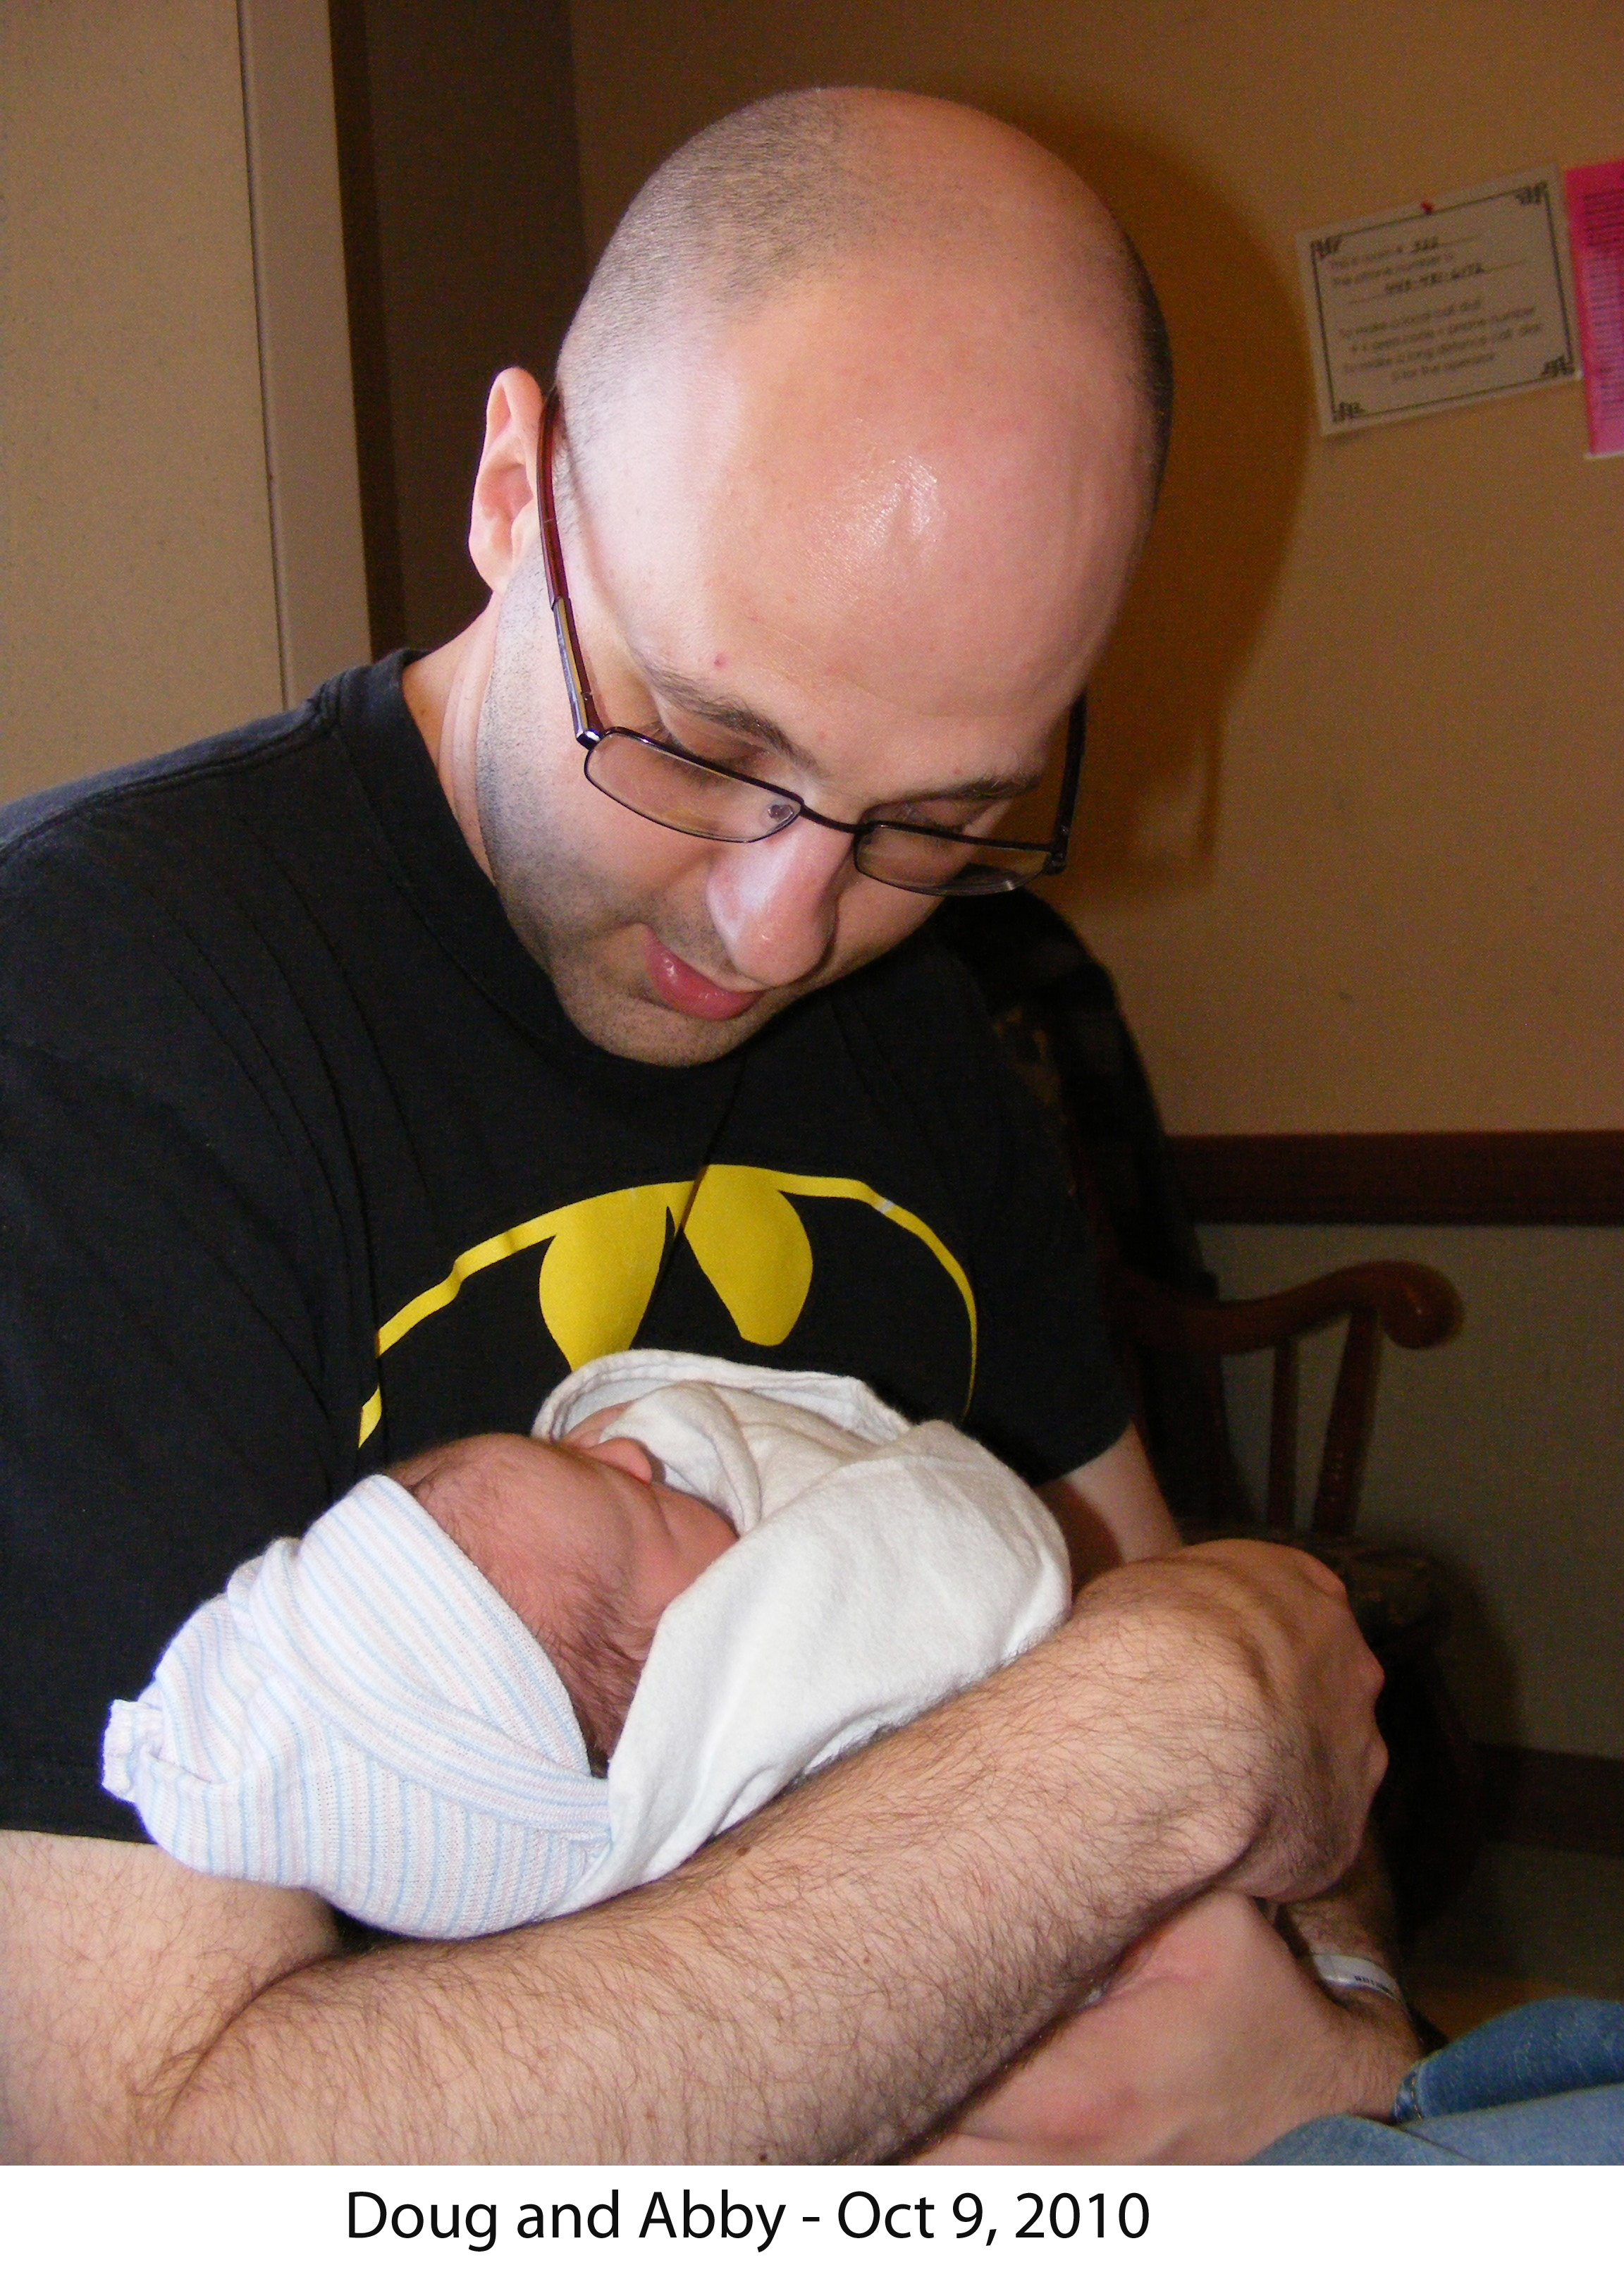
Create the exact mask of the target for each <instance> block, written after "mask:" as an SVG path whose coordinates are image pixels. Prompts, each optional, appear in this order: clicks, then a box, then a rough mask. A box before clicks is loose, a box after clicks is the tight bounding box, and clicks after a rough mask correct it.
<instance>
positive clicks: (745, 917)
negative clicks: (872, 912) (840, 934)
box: [706, 817, 852, 989]
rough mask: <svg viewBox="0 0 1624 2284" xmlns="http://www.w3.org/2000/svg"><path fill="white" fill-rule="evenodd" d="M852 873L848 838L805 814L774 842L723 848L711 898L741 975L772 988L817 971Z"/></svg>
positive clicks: (714, 920)
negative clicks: (841, 898)
mask: <svg viewBox="0 0 1624 2284" xmlns="http://www.w3.org/2000/svg"><path fill="white" fill-rule="evenodd" d="M851 877H852V844H851V841H850V840H849V839H848V837H847V835H846V834H845V833H832V832H831V831H830V830H829V828H828V827H827V826H826V825H814V824H812V823H811V822H810V821H809V820H808V819H807V818H805V817H802V818H800V819H799V820H798V821H797V822H796V823H795V824H793V825H791V826H790V827H789V828H788V830H787V831H785V832H784V833H775V834H774V835H773V837H772V839H771V840H770V841H747V842H745V843H743V844H742V845H740V846H737V847H730V848H724V849H721V850H720V851H719V852H718V854H717V856H716V857H715V859H714V862H713V863H712V864H711V867H710V872H709V875H708V878H707V883H706V901H707V907H708V910H709V913H710V919H711V925H712V927H714V929H715V931H716V934H717V935H719V936H720V937H721V939H722V943H723V944H724V945H725V946H726V949H727V955H728V959H729V962H730V966H732V969H733V972H734V974H735V975H736V976H738V979H739V981H740V982H746V983H753V984H759V985H760V986H761V987H762V989H770V988H771V987H772V986H773V985H775V984H785V983H798V982H800V979H801V977H802V976H803V975H808V974H811V972H812V970H813V969H814V968H815V967H816V966H817V964H818V962H819V960H820V959H822V958H823V957H824V953H825V952H826V951H827V950H828V949H829V944H830V940H831V938H832V936H833V935H834V925H835V914H836V911H837V910H838V908H839V901H840V891H841V889H842V888H845V887H846V886H847V882H848V881H849V880H850V879H851Z"/></svg>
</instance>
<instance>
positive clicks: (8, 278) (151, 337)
mask: <svg viewBox="0 0 1624 2284" xmlns="http://www.w3.org/2000/svg"><path fill="white" fill-rule="evenodd" d="M0 103H3V104H4V122H3V133H0V150H3V152H4V159H3V161H0V163H3V165H4V184H3V191H4V247H3V251H0V263H3V265H4V268H3V272H0V374H3V378H0V465H3V468H4V476H3V487H4V488H3V490H0V624H3V628H4V633H3V637H0V656H3V658H4V710H3V714H0V798H9V797H10V796H11V795H12V794H18V793H22V792H25V791H27V790H28V789H30V788H32V787H34V786H43V785H46V784H51V783H53V782H55V781H56V780H58V779H59V778H69V777H76V776H78V775H81V774H82V772H84V771H86V770H93V769H102V768H105V767H107V766H109V765H110V764H112V763H115V762H124V761H129V760H133V759H134V758H136V757H137V755H142V754H145V753H150V752H152V750H153V749H154V748H158V747H164V746H168V745H174V744H176V743H178V742H180V741H181V740H183V739H188V738H192V737H196V736H198V735H199V734H200V733H201V732H203V731H209V730H215V729H222V728H224V727H225V726H226V725H227V724H230V723H232V722H235V721H238V720H241V719H242V718H244V717H245V716H249V715H253V714H255V713H267V712H271V711H274V710H275V709H276V708H277V707H278V706H279V705H280V703H281V674H280V667H279V661H278V656H277V619H276V602H275V594H274V589H273V583H272V570H271V551H270V529H269V514H268V510H267V504H266V489H265V440H264V432H263V428H262V419H261V407H260V382H259V356H258V347H257V342H256V338H255V326H254V265H253V254H252V248H251V244H250V238H249V221H248V197H247V176H246V163H245V158H244V148H243V104H242V84H241V75H240V69H239V64H238V44H237V12H236V9H235V7H234V6H233V5H232V0H163V4H162V5H161V6H156V5H153V4H152V0H50V4H49V5H41V4H38V0H0Z"/></svg>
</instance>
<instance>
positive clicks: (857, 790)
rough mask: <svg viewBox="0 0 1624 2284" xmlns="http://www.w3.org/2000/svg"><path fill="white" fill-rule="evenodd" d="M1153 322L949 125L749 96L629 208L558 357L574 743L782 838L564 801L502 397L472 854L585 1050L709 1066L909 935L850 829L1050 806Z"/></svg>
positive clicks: (1116, 562)
mask: <svg viewBox="0 0 1624 2284" xmlns="http://www.w3.org/2000/svg"><path fill="white" fill-rule="evenodd" d="M1153 310H1154V303H1153V301H1152V299H1151V298H1150V297H1149V290H1148V287H1147V286H1146V285H1144V276H1143V272H1142V271H1141V270H1139V268H1138V265H1137V262H1136V258H1135V257H1134V255H1133V253H1132V249H1131V248H1130V247H1129V246H1128V243H1127V240H1126V239H1124V238H1123V236H1122V233H1121V231H1120V230H1119V229H1118V227H1117V225H1116V223H1114V222H1113V220H1112V218H1111V216H1110V215H1109V214H1107V212H1106V211H1105V207H1103V206H1101V205H1100V203H1099V201H1098V200H1097V199H1096V198H1094V197H1093V195H1092V194H1091V193H1090V192H1089V191H1087V190H1086V189H1085V188H1084V187H1083V185H1082V184H1081V183H1080V182H1078V180H1077V179H1076V177H1075V176H1074V175H1073V174H1071V173H1070V171H1069V170H1068V169H1067V168H1065V167H1063V166H1062V165H1061V164H1060V162H1059V161H1058V160H1056V159H1055V158H1053V157H1052V156H1051V155H1050V153H1047V152H1045V151H1043V150H1042V149H1041V148H1040V147H1039V146H1038V145H1036V144H1035V143H1033V142H1032V141H1030V140H1029V139H1028V138H1027V137H1026V136H1023V135H1019V134H1018V133H1016V132H1015V130H1014V129H1011V128H1009V127H1005V126H1003V125H1001V124H1000V123H999V122H998V121H995V120H992V119H988V118H987V117H985V116H984V115H983V114H982V113H979V112H974V111H968V110H965V109H964V108H963V107H962V106H957V105H953V104H947V103H937V102H933V101H930V100H927V99H926V98H922V97H916V96H900V95H884V94H877V93H873V92H871V91H867V90H837V91H812V92H808V93H804V94H800V95H794V96H785V97H779V98H774V99H773V100H772V101H770V102H768V103H764V104H758V105H756V106H753V107H752V108H751V109H750V110H748V111H746V112H742V113H738V115H737V116H736V117H735V118H732V119H729V120H724V121H722V122H721V123H720V124H719V125H717V126H715V127H714V128H711V129H707V131H706V133H705V134H703V135H701V136H699V137H696V138H695V140H694V141H693V142H692V143H691V144H689V145H686V146H685V148H684V149H683V150H682V151H680V152H678V153H676V154H675V157H674V158H672V159H671V160H668V162H667V164H666V165H665V166H664V167H662V168H660V172H659V173H658V174H657V175H656V176H654V177H653V179H652V182H651V183H650V184H648V185H647V187H646V188H645V189H644V191H643V192H641V193H640V194H639V196H638V198H637V199H636V200H635V201H634V203H633V205H632V207H630V209H629V212H628V214H627V215H626V218H625V220H624V221H623V222H622V223H621V227H620V229H619V231H617V232H616V233H615V237H614V239H613V242H612V244H611V245H610V246H609V248H608V250H607V252H606V253H605V256H604V259H603V262H601V264H600V265H599V268H598V270H597V275H596V277H595V278H594V279H593V281H592V285H591V287H590V289H589V292H588V293H587V296H586V299H585V301H584V302H583V303H582V308H581V310H580V312H579V314H578V315H577V317H576V319H575V322H574V325H573V326H572V328H571V330H570V333H569V336H568V339H567V340H566V343H565V347H564V350H563V354H562V356H561V357H560V361H559V384H560V394H561V400H562V411H563V419H562V425H561V432H560V434H561V442H560V445H559V450H558V459H557V463H556V473H557V474H558V478H559V480H560V489H559V508H560V524H561V532H562V542H563V553H564V559H565V567H566V573H567V579H568V585H569V591H570V598H571V602H572V605H573V612H574V623H575V628H576V631H577V634H578V636H579V638H580V647H581V653H582V660H583V661H584V664H585V668H586V670H587V674H588V677H589V682H590V684H591V689H592V694H593V698H594V700H595V703H596V705H597V710H598V713H599V715H600V716H601V718H602V720H603V721H604V722H605V724H613V725H615V726H617V727H619V728H621V729H623V730H632V731H642V732H644V734H645V735H648V736H652V737H653V738H656V739H660V740H662V741H664V742H665V743H667V744H668V745H675V747H677V748H678V749H679V750H680V751H681V752H682V753H683V754H685V755H691V756H693V757H695V758H697V759H698V760H699V761H701V762H706V763H712V764H714V766H716V767H718V768H720V769H722V770H726V771H729V772H731V773H732V774H735V775H740V776H744V777H746V778H754V779H756V780H757V781H758V782H766V783H767V784H769V785H773V786H784V787H787V788H790V789H792V791H793V792H794V793H795V794H797V795H798V796H799V797H800V801H801V802H802V803H803V804H804V807H803V811H802V815H801V817H800V820H799V821H797V822H795V823H793V824H792V825H789V826H788V828H787V829H786V830H785V831H784V832H782V833H778V834H776V835H774V836H772V837H770V838H769V839H767V840H766V841H759V842H749V843H744V844H738V845H734V844H730V843H722V842H714V841H707V840H704V839H696V838H694V837H691V836H690V835H687V834H685V833H683V832H682V831H677V830H673V829H671V827H670V826H669V825H668V824H661V823H659V822H657V821H654V820H653V819H652V817H650V815H649V813H648V812H647V811H645V810H638V809H637V808H636V805H635V804H632V805H631V806H627V805H622V804H620V803H619V802H617V801H616V800H611V799H608V798H606V797H605V794H603V793H602V792H601V791H599V790H598V789H597V787H596V786H595V785H594V784H593V783H591V782H589V780H588V779H587V778H586V777H585V775H584V774H583V771H582V759H581V755H580V751H579V748H578V747H576V745H575V744H574V739H573V733H572V728H571V722H570V716H569V713H568V710H567V708H566V703H565V692H564V685H563V683H562V680H561V678H560V676H559V672H558V654H557V652H556V650H555V647H554V645H553V643H552V639H551V634H552V630H551V627H550V623H549V614H548V604H547V594H546V583H545V573H544V565H543V560H542V551H541V550H540V548H539V547H538V546H537V545H536V544H535V534H536V530H537V524H536V520H535V483H536V454H537V426H538V421H539V416H540V410H541V400H540V395H539V392H538V391H537V390H536V388H535V383H534V382H533V381H532V380H531V379H529V377H528V376H527V375H524V374H507V375H504V376H503V377H502V379H499V380H498V382H497V384H496V387H495V389H494V390H493V392H492V397H491V403H490V408H489V413H488V427H487V437H486V447H485V453H484V456H483V458H482V460H481V464H480V477H479V480H478V483H477V485H476V489H475V505H474V518H473V547H474V559H475V562H476V563H477V564H478V565H479V567H480V570H481V571H482V573H483V574H484V575H485V576H486V578H487V580H488V583H489V584H490V585H491V587H492V590H493V592H494V594H495V596H496V602H495V604H494V605H493V612H492V614H488V626H487V630H486V634H485V637H483V639H486V640H488V642H489V644H490V645H491V647H490V650H489V652H488V657H489V661H490V662H489V668H488V683H487V684H485V686H484V687H483V689H482V690H480V691H479V692H477V698H478V712H477V723H478V730H477V747H478V750H477V757H476V758H477V769H476V772H475V778H476V785H475V792H476V798H477V821H478V830H477V833H475V834H474V835H473V836H472V837H473V840H474V845H475V847H476V852H477V853H480V855H481V857H482V860H483V861H484V862H485V863H486V864H487V866H488V870H489V872H490V874H491V877H492V879H493V880H495V882H496V887H497V889H498V892H499V893H500V895H501V896H502V898H503V902H504V906H505V907H506V909H507V911H508V913H509V916H510V918H511V919H512V921H513V924H514V927H515V928H516V929H517V931H518V933H519V936H520V938H521V940H522V941H523V942H524V943H526V944H527V945H528V947H529V948H530V950H532V951H533V953H534V954H535V957H536V958H537V959H539V960H540V961H541V963H542V964H543V966H545V967H546V969H547V971H548V973H549V974H550V976H551V977H552V980H553V982H554V985H555V987H556V989H557V990H558V996H559V998H560V1000H561V1001H562V1003H563V1005H564V1006H565V1008H566V1012H567V1013H568V1014H569V1015H570V1017H571V1018H572V1020H573V1021H574V1022H575V1023H576V1025H577V1026H578V1028H579V1029H582V1031H584V1032H585V1033H586V1034H587V1036H589V1037H591V1038H593V1039H596V1040H597V1041H598V1042H599V1044H604V1045H606V1046H610V1047H613V1048H614V1049H615V1050H616V1051H617V1052H622V1053H626V1054H629V1055H633V1056H636V1057H637V1058H639V1059H641V1060H647V1061H671V1062H682V1061H703V1060H708V1059H710V1058H712V1057H714V1056H716V1055H719V1054H722V1053H725V1052H727V1051H728V1050H729V1049H730V1048H731V1047H733V1046H735V1045H737V1044H738V1043H739V1042H740V1041H741V1040H742V1039H744V1038H746V1037H747V1036H750V1035H751V1034H752V1033H753V1032H754V1031H757V1030H759V1029H761V1027H762V1025H763V1024H765V1023H766V1022H768V1021H770V1020H771V1018H772V1017H773V1016H774V1015H775V1014H776V1013H777V1012H778V1011H779V1010H780V1009H782V1008H783V1007H785V1005H787V1004H788V1003H789V1002H790V1001H791V1000H792V999H796V998H799V997H803V996H804V995H805V994H806V993H808V992H810V991H814V990H816V989H819V988H820V987H821V986H822V985H824V984H825V983H828V982H832V981H833V980H834V979H835V978H836V977H838V976H839V975H842V974H847V972H849V971H850V970H851V969H852V968H854V967H857V966H862V965H863V963H864V962H865V961H867V960H871V959H873V958H878V956H879V954H881V953H882V952H884V951H886V950H887V949H889V948H890V946H892V945H893V944H895V943H899V942H900V941H901V940H902V937H904V936H905V935H908V934H909V933H910V931H911V930H912V929H914V928H915V927H917V926H918V925H919V923H920V921H921V920H922V919H925V917H926V916H927V914H928V911H929V910H930V906H929V903H928V902H927V901H926V900H925V898H924V897H923V896H914V895H910V894H909V893H908V892H907V891H905V890H903V889H901V888H896V887H894V886H891V885H887V884H886V883H885V882H882V881H879V880H874V879H872V878H870V877H866V876H865V875H863V873H862V872H859V871H858V869H857V868H856V865H855V861H854V856H853V844H852V841H851V839H850V837H849V836H848V835H847V834H846V833H844V832H843V831H842V830H841V828H842V827H843V826H845V825H847V824H852V825H855V824H857V823H859V822H861V821H864V820H869V821H875V822H878V821H881V820H885V821H890V822H894V823H899V824H904V825H914V826H925V827H930V828H934V829H936V830H939V831H941V832H946V833H955V834H967V835H970V836H971V837H977V836H981V837H986V836H990V835H993V834H994V833H995V832H996V829H997V826H998V823H999V820H1000V818H1001V817H1003V814H1004V812H1005V810H1007V809H1008V807H1009V804H1010V802H1011V800H1012V799H1014V798H1016V797H1017V796H1019V794H1022V793H1023V792H1025V791H1027V790H1028V789H1030V788H1032V787H1034V786H1036V785H1038V784H1039V783H1040V782H1041V781H1042V776H1043V772H1044V769H1045V764H1046V760H1047V757H1048V755H1049V753H1050V746H1051V741H1052V738H1053V734H1054V731H1055V729H1056V725H1057V724H1058V723H1059V722H1060V721H1062V720H1063V718H1064V716H1065V714H1066V708H1068V706H1069V705H1070V703H1071V701H1072V700H1074V698H1075V697H1076V695H1077V692H1078V691H1079V690H1080V689H1081V687H1082V684H1083V683H1084V682H1085V680H1086V679H1087V677H1088V675H1089V670H1090V669H1091V667H1092V665H1093V662H1094V661H1095V659H1096V658H1097V656H1098V654H1099V652H1100V650H1101V648H1102V647H1103V645H1104V644H1105V640H1106V637H1107V636H1108V635H1109V633H1110V630H1111V627H1112V625H1113V622H1114V620H1115V617H1116V614H1117V611H1118V609H1119V607H1120V603H1121V599H1122V596H1123V592H1124V591H1125V589H1126V587H1127V583H1128V578H1129V576H1130V575H1131V573H1132V570H1133V567H1134V565H1135V562H1136V559H1137V557H1138V553H1139V551H1140V548H1141V546H1142V544H1143V542H1144V534H1145V530H1146V528H1147V526H1148V522H1149V518H1150V511H1151V505H1152V499H1153V497H1154V490H1155V483H1156V476H1157V472H1158V468H1159V459H1160V455H1161V450H1162V444H1163V442H1164V439H1165V434H1166V418H1165V409H1166V406H1165V401H1166V390H1165V386H1164V382H1163V379H1162V378H1161V376H1162V374H1163V372H1164V367H1165V358H1164V357H1163V356H1162V351H1161V347H1160V332H1159V323H1158V322H1155V321H1153V317H1152V313H1153ZM471 654H472V653H471ZM481 671H483V669H481ZM470 688H471V690H472V688H473V682H472V677H471V679H470ZM469 710H470V714H472V700H471V701H470V709H469ZM538 757H540V758H538ZM443 767H444V764H443V763H442V768H443ZM820 819H821V822H820V821H818V820H820Z"/></svg>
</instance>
